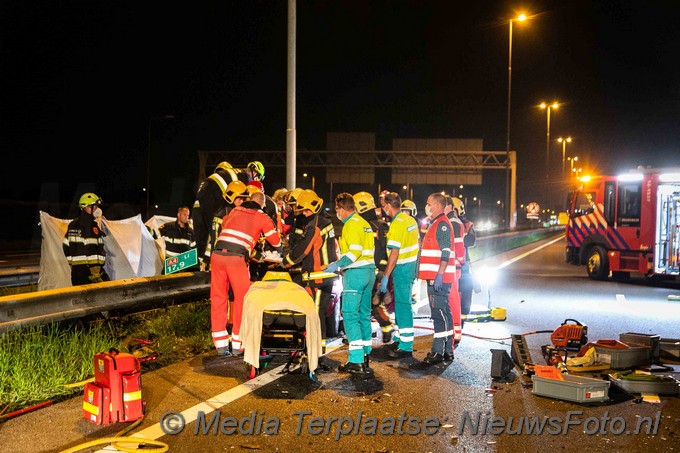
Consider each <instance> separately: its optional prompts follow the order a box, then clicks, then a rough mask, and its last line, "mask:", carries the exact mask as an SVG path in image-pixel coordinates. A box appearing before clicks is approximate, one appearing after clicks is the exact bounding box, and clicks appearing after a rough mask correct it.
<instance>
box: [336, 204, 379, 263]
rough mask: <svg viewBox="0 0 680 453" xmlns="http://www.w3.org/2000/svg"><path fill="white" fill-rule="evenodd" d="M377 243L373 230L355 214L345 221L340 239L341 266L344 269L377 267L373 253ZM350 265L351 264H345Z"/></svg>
mask: <svg viewBox="0 0 680 453" xmlns="http://www.w3.org/2000/svg"><path fill="white" fill-rule="evenodd" d="M374 249H375V243H374V240H373V229H372V228H371V225H369V224H368V222H367V221H366V220H364V219H363V218H362V217H361V216H360V215H359V214H358V213H356V212H355V213H353V214H351V215H350V216H349V217H347V218H346V219H345V220H344V224H343V226H342V236H341V237H340V253H341V255H342V256H341V257H340V260H339V261H340V264H341V265H342V269H343V270H344V269H352V268H357V267H371V268H374V267H375V263H374V262H373V253H374ZM345 263H349V264H345Z"/></svg>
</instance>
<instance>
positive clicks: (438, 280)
mask: <svg viewBox="0 0 680 453" xmlns="http://www.w3.org/2000/svg"><path fill="white" fill-rule="evenodd" d="M443 285H444V275H442V274H437V276H436V277H435V278H434V285H432V286H433V288H434V290H435V291H441V290H442V286H443Z"/></svg>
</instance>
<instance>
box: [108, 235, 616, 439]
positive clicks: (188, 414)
mask: <svg viewBox="0 0 680 453" xmlns="http://www.w3.org/2000/svg"><path fill="white" fill-rule="evenodd" d="M561 240H564V238H563V237H559V238H556V239H554V240H552V241H550V242H547V243H545V244H543V245H542V246H540V247H536V248H535V249H533V250H530V251H528V252H526V253H523V254H521V255H519V256H517V257H515V258H512V259H510V260H508V261H505V262H504V263H502V264H501V265H500V266H498V269H501V268H503V267H507V266H509V265H511V264H512V263H514V262H515V261H519V260H521V259H522V258H525V257H527V256H529V255H531V254H532V253H536V252H538V251H539V250H541V249H543V248H545V247H547V246H549V245H552V244H554V243H555V242H557V241H561ZM617 297H618V295H617ZM418 328H420V329H422V328H423V327H420V326H419V327H418ZM340 347H342V346H338V348H340ZM335 349H337V348H334V349H332V350H335ZM332 350H329V349H328V348H327V351H326V354H328V353H329V352H331V351H332ZM326 354H324V355H326ZM284 366H285V365H281V366H279V367H277V368H274V369H272V370H269V371H268V372H266V373H264V374H260V375H258V376H256V377H255V378H254V379H250V380H248V381H246V382H244V383H243V384H240V385H237V386H236V387H234V388H232V389H230V390H227V391H226V392H224V393H221V394H219V395H217V396H215V397H213V398H210V399H208V400H206V401H204V402H202V403H199V404H196V405H195V406H193V407H190V408H189V409H186V410H184V411H182V416H184V420H185V422H186V424H187V425H188V424H189V423H192V422H195V421H196V419H197V418H198V413H199V412H201V411H202V412H203V413H205V414H209V413H210V412H212V411H215V410H217V409H219V408H221V407H223V406H225V405H227V404H229V403H231V402H232V401H235V400H237V399H239V398H241V397H242V396H245V395H247V394H249V393H252V392H253V391H255V390H257V389H259V388H260V387H263V386H265V385H267V384H270V383H272V382H274V381H276V380H277V379H280V378H281V377H283V376H284V375H283V374H279V373H278V372H279V371H280V370H281V369H283V367H284ZM130 436H133V437H143V438H145V439H150V440H158V439H159V438H161V437H163V436H165V433H164V432H163V430H162V429H161V425H160V423H156V424H155V425H152V426H149V427H148V428H145V429H143V430H141V431H139V432H137V433H134V434H130ZM112 448H113V447H112V446H108V447H106V448H105V449H102V450H99V451H117V450H116V449H115V448H113V449H112Z"/></svg>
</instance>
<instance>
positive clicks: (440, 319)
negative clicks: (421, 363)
mask: <svg viewBox="0 0 680 453" xmlns="http://www.w3.org/2000/svg"><path fill="white" fill-rule="evenodd" d="M433 283H434V281H433V280H428V282H427V297H428V299H429V301H430V311H431V316H432V324H433V325H434V339H433V340H432V352H433V353H439V354H443V353H445V352H448V353H449V354H453V320H452V319H451V308H450V307H449V292H450V291H451V283H444V284H443V285H442V289H441V290H439V291H435V290H434V285H433Z"/></svg>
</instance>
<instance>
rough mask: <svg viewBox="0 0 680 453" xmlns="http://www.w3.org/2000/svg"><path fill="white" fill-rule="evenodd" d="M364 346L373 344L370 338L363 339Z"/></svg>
mask: <svg viewBox="0 0 680 453" xmlns="http://www.w3.org/2000/svg"><path fill="white" fill-rule="evenodd" d="M364 346H369V347H370V346H373V342H372V341H371V340H364Z"/></svg>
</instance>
